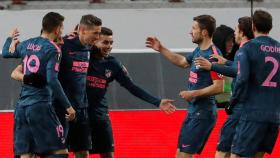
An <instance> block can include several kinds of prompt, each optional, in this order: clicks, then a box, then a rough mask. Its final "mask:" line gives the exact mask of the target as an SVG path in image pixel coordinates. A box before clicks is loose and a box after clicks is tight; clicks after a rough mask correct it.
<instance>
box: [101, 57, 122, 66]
mask: <svg viewBox="0 0 280 158" xmlns="http://www.w3.org/2000/svg"><path fill="white" fill-rule="evenodd" d="M105 59H106V60H107V62H109V63H111V64H116V65H120V61H119V60H118V59H117V58H116V57H113V56H108V57H106V58H105Z"/></svg>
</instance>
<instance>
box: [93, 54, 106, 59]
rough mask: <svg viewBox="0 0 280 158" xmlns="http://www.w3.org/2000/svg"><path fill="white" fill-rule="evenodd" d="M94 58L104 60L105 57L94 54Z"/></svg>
mask: <svg viewBox="0 0 280 158" xmlns="http://www.w3.org/2000/svg"><path fill="white" fill-rule="evenodd" d="M94 58H96V59H99V60H103V59H104V57H103V56H102V55H99V54H94Z"/></svg>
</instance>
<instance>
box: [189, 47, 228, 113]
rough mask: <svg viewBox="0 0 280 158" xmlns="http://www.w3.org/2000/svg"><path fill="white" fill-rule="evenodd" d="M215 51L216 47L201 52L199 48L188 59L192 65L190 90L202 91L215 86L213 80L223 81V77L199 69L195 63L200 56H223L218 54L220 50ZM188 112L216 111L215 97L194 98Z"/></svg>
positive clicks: (207, 57)
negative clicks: (214, 54) (215, 54)
mask: <svg viewBox="0 0 280 158" xmlns="http://www.w3.org/2000/svg"><path fill="white" fill-rule="evenodd" d="M214 49H215V47H214V46H213V47H209V48H208V49H207V50H200V49H199V47H197V48H196V49H195V50H194V51H193V52H192V54H190V55H189V56H187V57H186V59H187V61H188V63H189V64H190V65H191V67H190V75H189V84H188V90H198V89H202V88H205V87H208V86H211V85H212V84H213V80H221V79H223V76H221V75H218V74H217V73H216V72H213V71H207V70H203V69H199V68H198V67H197V66H196V65H195V64H194V62H193V61H194V60H195V58H197V57H200V56H202V57H204V58H206V59H209V58H210V55H211V54H213V53H214V52H215V53H219V54H221V53H220V52H218V51H219V50H218V51H214ZM188 110H189V112H197V111H199V110H208V111H213V110H216V103H215V97H214V96H207V97H197V98H194V99H193V100H192V101H191V102H189V107H188Z"/></svg>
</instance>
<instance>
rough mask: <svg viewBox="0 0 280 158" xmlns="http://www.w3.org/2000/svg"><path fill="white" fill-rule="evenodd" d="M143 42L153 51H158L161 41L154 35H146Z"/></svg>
mask: <svg viewBox="0 0 280 158" xmlns="http://www.w3.org/2000/svg"><path fill="white" fill-rule="evenodd" d="M145 43H146V47H148V48H152V49H153V50H155V51H159V49H160V47H161V43H160V41H159V40H158V39H157V38H156V37H148V38H147V39H146V42H145Z"/></svg>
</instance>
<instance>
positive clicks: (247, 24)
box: [238, 16, 254, 39]
mask: <svg viewBox="0 0 280 158" xmlns="http://www.w3.org/2000/svg"><path fill="white" fill-rule="evenodd" d="M238 28H239V30H240V31H242V32H243V33H244V35H245V36H246V37H247V38H248V39H252V38H254V34H253V31H252V18H251V17H249V16H244V17H241V18H239V19H238Z"/></svg>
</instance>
